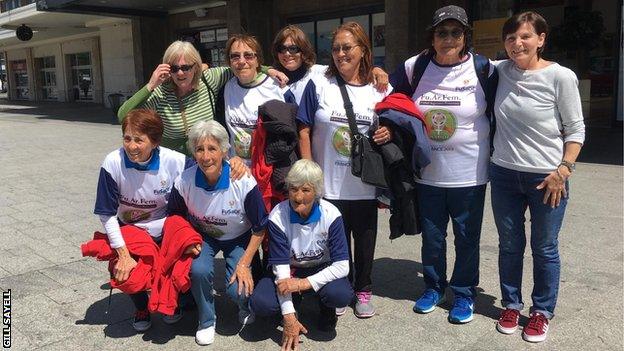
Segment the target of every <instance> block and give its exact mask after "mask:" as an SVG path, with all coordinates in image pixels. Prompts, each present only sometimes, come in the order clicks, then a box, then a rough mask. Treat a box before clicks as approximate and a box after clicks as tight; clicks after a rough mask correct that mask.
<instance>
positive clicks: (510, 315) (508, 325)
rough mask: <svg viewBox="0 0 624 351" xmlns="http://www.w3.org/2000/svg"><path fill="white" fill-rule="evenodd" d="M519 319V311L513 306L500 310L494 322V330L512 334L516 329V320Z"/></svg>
mask: <svg viewBox="0 0 624 351" xmlns="http://www.w3.org/2000/svg"><path fill="white" fill-rule="evenodd" d="M519 320H520V311H518V310H514V309H513V308H507V309H505V310H504V311H503V312H501V315H500V317H499V318H498V322H497V323H496V330H498V331H499V332H501V333H503V334H513V333H514V332H515V331H516V330H518V321H519Z"/></svg>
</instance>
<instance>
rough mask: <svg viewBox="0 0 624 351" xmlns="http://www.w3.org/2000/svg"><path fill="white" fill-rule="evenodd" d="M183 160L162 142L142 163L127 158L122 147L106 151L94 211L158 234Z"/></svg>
mask: <svg viewBox="0 0 624 351" xmlns="http://www.w3.org/2000/svg"><path fill="white" fill-rule="evenodd" d="M185 162H186V156H184V155H183V154H181V153H179V152H177V151H173V150H170V149H167V148H165V147H162V146H161V147H158V148H156V149H155V150H154V152H153V153H152V157H151V158H150V160H149V161H148V163H147V164H146V165H144V166H141V165H138V164H136V163H133V162H131V161H130V160H129V159H128V157H127V156H126V153H125V151H124V149H123V148H119V149H118V150H115V151H113V152H111V153H109V154H108V155H107V156H106V158H105V159H104V162H103V163H102V168H101V169H100V178H99V181H98V188H97V196H96V200H95V210H94V213H95V214H98V215H104V216H117V219H118V220H119V221H120V222H121V223H122V224H132V225H135V226H137V227H139V228H142V229H145V230H147V231H148V232H149V234H150V235H151V236H153V237H159V236H160V235H161V234H162V226H163V224H164V222H165V217H166V215H167V202H168V200H169V195H170V193H171V188H172V186H173V183H174V181H175V179H176V178H177V177H178V176H179V175H180V174H182V171H183V170H184V166H185ZM113 239H115V238H111V242H113V241H115V240H113ZM120 240H121V243H123V239H120Z"/></svg>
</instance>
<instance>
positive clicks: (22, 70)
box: [11, 60, 29, 100]
mask: <svg viewBox="0 0 624 351" xmlns="http://www.w3.org/2000/svg"><path fill="white" fill-rule="evenodd" d="M11 71H12V72H13V79H14V80H15V86H14V87H13V88H12V89H13V93H14V96H15V99H17V100H28V98H29V90H28V70H27V69H26V60H16V61H11Z"/></svg>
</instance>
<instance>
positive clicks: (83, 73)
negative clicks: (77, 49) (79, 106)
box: [69, 52, 93, 101]
mask: <svg viewBox="0 0 624 351" xmlns="http://www.w3.org/2000/svg"><path fill="white" fill-rule="evenodd" d="M69 63H70V69H71V84H72V87H71V89H72V98H73V100H74V101H93V70H92V67H91V53H89V52H81V53H77V54H71V55H69Z"/></svg>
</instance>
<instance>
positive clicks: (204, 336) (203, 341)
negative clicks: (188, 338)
mask: <svg viewBox="0 0 624 351" xmlns="http://www.w3.org/2000/svg"><path fill="white" fill-rule="evenodd" d="M214 339H215V326H214V325H211V326H209V327H208V328H204V329H197V333H195V342H196V343H197V344H198V345H201V346H204V345H210V344H212V343H213V342H214Z"/></svg>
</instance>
